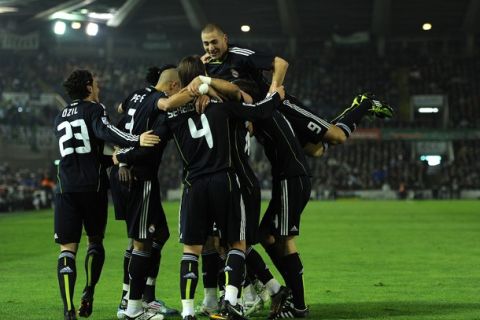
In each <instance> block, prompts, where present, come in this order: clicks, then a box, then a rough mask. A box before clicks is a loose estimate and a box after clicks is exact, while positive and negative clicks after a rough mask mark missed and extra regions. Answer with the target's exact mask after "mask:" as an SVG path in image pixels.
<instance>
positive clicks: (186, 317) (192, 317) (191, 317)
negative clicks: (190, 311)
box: [182, 316, 197, 320]
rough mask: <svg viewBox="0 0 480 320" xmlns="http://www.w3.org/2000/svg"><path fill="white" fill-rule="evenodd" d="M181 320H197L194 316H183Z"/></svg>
mask: <svg viewBox="0 0 480 320" xmlns="http://www.w3.org/2000/svg"><path fill="white" fill-rule="evenodd" d="M182 320H197V317H195V316H185V317H183V318H182Z"/></svg>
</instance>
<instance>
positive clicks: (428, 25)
mask: <svg viewBox="0 0 480 320" xmlns="http://www.w3.org/2000/svg"><path fill="white" fill-rule="evenodd" d="M422 29H423V30H424V31H428V30H431V29H432V24H431V23H429V22H425V23H424V24H423V26H422Z"/></svg>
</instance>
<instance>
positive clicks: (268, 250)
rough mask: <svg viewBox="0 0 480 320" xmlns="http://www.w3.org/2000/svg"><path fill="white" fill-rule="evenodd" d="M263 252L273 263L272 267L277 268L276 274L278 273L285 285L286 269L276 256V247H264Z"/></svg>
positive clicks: (280, 258) (278, 256)
mask: <svg viewBox="0 0 480 320" xmlns="http://www.w3.org/2000/svg"><path fill="white" fill-rule="evenodd" d="M265 252H266V253H267V254H268V256H269V257H270V259H271V260H272V262H273V265H274V266H275V268H277V270H278V272H280V274H281V275H282V278H283V280H285V283H286V281H287V279H286V269H285V268H284V266H283V264H282V257H280V255H279V254H278V248H277V246H276V245H275V244H272V245H269V246H268V247H265Z"/></svg>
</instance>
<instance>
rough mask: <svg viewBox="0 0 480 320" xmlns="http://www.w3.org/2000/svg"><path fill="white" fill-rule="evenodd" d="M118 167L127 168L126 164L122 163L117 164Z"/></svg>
mask: <svg viewBox="0 0 480 320" xmlns="http://www.w3.org/2000/svg"><path fill="white" fill-rule="evenodd" d="M118 166H119V167H126V166H128V164H126V163H123V162H120V163H119V164H118Z"/></svg>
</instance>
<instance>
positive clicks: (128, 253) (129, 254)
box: [122, 249, 132, 299]
mask: <svg viewBox="0 0 480 320" xmlns="http://www.w3.org/2000/svg"><path fill="white" fill-rule="evenodd" d="M131 257H132V249H127V250H125V255H124V256H123V290H122V299H123V297H125V295H126V294H127V290H125V288H126V287H128V286H129V285H130V276H129V274H128V266H129V264H130V259H131Z"/></svg>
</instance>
